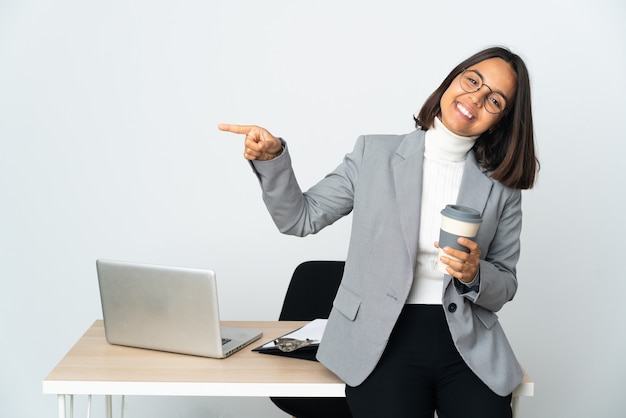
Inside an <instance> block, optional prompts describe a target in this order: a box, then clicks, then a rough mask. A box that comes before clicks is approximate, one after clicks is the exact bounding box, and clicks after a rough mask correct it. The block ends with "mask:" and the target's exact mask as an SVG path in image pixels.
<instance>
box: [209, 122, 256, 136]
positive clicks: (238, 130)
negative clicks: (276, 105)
mask: <svg viewBox="0 0 626 418" xmlns="http://www.w3.org/2000/svg"><path fill="white" fill-rule="evenodd" d="M217 128H218V129H219V130H220V131H226V132H232V133H234V134H248V133H250V131H251V130H252V128H253V126H247V125H230V124H228V123H220V124H219V125H217Z"/></svg>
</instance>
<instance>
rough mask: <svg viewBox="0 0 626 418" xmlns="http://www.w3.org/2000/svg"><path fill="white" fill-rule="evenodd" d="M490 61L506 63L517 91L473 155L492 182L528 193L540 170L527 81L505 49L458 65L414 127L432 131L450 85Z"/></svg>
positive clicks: (518, 60) (523, 67)
mask: <svg viewBox="0 0 626 418" xmlns="http://www.w3.org/2000/svg"><path fill="white" fill-rule="evenodd" d="M490 58H501V59H503V60H504V61H506V62H507V63H509V65H510V66H511V68H512V69H513V71H515V73H516V74H517V91H516V94H515V100H514V101H513V105H512V106H508V107H507V108H506V109H505V111H504V112H505V114H504V116H503V117H502V119H500V121H499V122H498V123H497V124H496V126H495V127H494V128H493V129H492V130H489V131H487V132H484V133H483V134H482V135H480V137H478V139H477V140H476V144H475V145H474V148H473V150H474V155H475V156H476V160H477V161H478V162H479V164H480V165H481V166H482V167H483V168H485V169H486V170H489V171H491V174H490V175H491V177H492V178H493V179H495V180H498V181H499V182H500V183H502V184H504V185H505V186H508V187H512V188H515V189H530V188H532V187H533V185H534V183H535V177H536V175H537V171H538V170H539V161H538V160H537V157H536V155H535V140H534V133H533V117H532V108H531V103H530V80H529V77H528V70H527V69H526V64H524V61H523V60H522V59H521V58H520V57H519V56H518V55H516V54H514V53H512V52H511V51H509V50H508V49H506V48H503V47H492V48H488V49H485V50H483V51H480V52H478V53H476V54H474V55H472V56H471V57H469V58H468V59H466V60H465V61H463V62H462V63H460V64H459V65H457V66H456V67H455V68H454V69H453V70H452V71H451V72H450V74H448V76H447V77H446V78H445V80H443V82H442V83H441V85H440V86H439V87H438V88H437V90H435V91H434V92H433V93H432V94H431V95H430V97H428V99H427V100H426V102H424V105H423V106H422V109H421V110H420V112H419V114H418V115H417V117H415V118H414V119H415V123H416V125H417V126H418V127H421V128H422V129H424V130H428V128H430V127H432V126H433V122H434V119H435V117H437V116H438V115H439V114H440V113H441V105H440V101H441V96H443V94H444V92H445V91H446V90H447V89H448V87H450V84H452V81H453V80H454V79H455V78H456V77H457V76H458V75H459V74H460V73H462V72H463V70H464V69H466V68H469V67H471V66H472V65H475V64H477V63H479V62H482V61H485V60H487V59H490Z"/></svg>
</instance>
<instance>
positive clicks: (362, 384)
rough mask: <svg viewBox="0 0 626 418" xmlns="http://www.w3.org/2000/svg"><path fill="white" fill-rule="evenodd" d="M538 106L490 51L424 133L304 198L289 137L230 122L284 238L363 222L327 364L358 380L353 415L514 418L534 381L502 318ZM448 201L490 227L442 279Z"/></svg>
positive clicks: (519, 77)
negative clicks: (527, 379) (518, 394)
mask: <svg viewBox="0 0 626 418" xmlns="http://www.w3.org/2000/svg"><path fill="white" fill-rule="evenodd" d="M530 103H531V102H530V85H529V80H528V73H527V70H526V66H525V64H524V62H523V61H522V59H521V58H520V57H519V56H517V55H515V54H513V53H511V52H510V51H509V50H507V49H504V48H499V47H497V48H489V49H486V50H484V51H481V52H479V53H477V54H475V55H473V56H471V57H470V58H468V59H466V60H465V61H463V62H462V63H461V64H459V65H458V66H457V67H456V68H454V69H453V70H452V71H451V72H450V74H449V75H448V76H447V77H446V78H445V80H444V81H443V82H442V84H441V86H439V88H438V89H437V90H435V92H434V93H433V94H432V95H431V96H430V97H429V98H428V99H427V101H426V102H425V104H424V106H423V107H422V109H421V111H420V112H419V114H418V116H417V117H416V118H415V121H416V125H417V130H416V131H414V132H411V133H409V134H407V135H375V136H362V137H360V138H359V139H358V140H357V143H356V145H355V148H354V150H353V151H352V152H351V153H350V154H348V155H346V157H345V159H344V161H343V163H342V164H340V165H339V167H337V168H336V169H335V170H334V171H333V172H332V173H330V174H329V175H328V176H326V177H325V178H324V179H323V180H321V181H320V182H319V183H318V184H316V185H315V186H313V187H312V188H311V189H309V190H308V191H307V192H305V193H302V191H301V190H300V188H299V186H298V184H297V181H296V179H295V176H294V173H293V170H292V168H291V161H290V156H289V151H288V148H287V145H286V143H285V142H284V141H282V140H281V139H278V138H276V137H274V136H273V135H271V134H270V133H269V132H268V131H267V130H265V129H263V128H260V127H256V126H238V125H220V126H219V128H220V129H221V130H224V131H229V132H234V133H239V134H245V135H246V138H245V152H244V156H245V158H246V159H248V160H250V161H251V164H252V167H253V170H254V172H255V173H256V175H257V177H258V178H259V181H260V183H261V187H262V190H263V199H264V201H265V203H266V206H267V208H268V210H269V212H270V214H271V215H272V217H273V220H274V222H275V223H276V225H277V226H278V228H279V229H280V231H281V232H283V233H286V234H293V235H297V236H304V235H307V234H310V233H316V232H317V231H319V230H321V229H322V228H324V227H326V226H328V225H330V224H332V223H333V222H335V221H336V220H338V219H339V218H341V217H342V216H345V215H347V214H348V213H350V212H353V221H352V222H353V223H352V233H351V238H350V246H349V251H348V256H347V259H346V266H345V272H344V277H343V280H342V283H341V286H340V288H339V291H338V293H337V296H336V299H335V302H334V307H333V310H332V312H331V315H330V317H329V320H328V325H327V328H326V331H325V334H324V338H323V341H322V344H321V345H320V348H319V351H318V359H319V360H320V362H322V363H323V364H324V365H325V366H326V367H328V368H329V369H330V370H332V371H333V372H334V373H336V374H337V375H338V376H339V377H340V378H341V379H342V380H343V381H345V382H346V398H347V401H348V404H349V406H350V409H351V411H352V413H353V415H354V416H355V417H357V418H359V417H376V418H379V417H432V416H433V412H434V411H437V414H438V416H439V417H440V418H450V417H452V418H472V417H476V418H478V417H480V418H489V417H494V418H503V417H509V416H511V408H510V401H511V393H512V391H513V389H514V388H515V387H516V386H517V385H518V384H519V383H520V382H521V378H522V371H521V369H520V367H519V364H518V362H517V360H516V358H515V356H514V354H513V351H512V350H511V347H510V345H509V344H508V342H507V339H506V336H505V335H504V332H503V330H502V328H501V326H500V324H499V323H498V319H497V316H496V314H495V312H496V311H498V310H499V309H500V308H502V306H503V305H504V304H505V303H506V302H508V301H510V300H511V299H512V298H513V296H514V295H515V292H516V290H517V278H516V263H517V261H518V258H519V253H520V242H519V236H520V231H521V221H522V213H521V190H522V189H528V188H531V187H532V185H533V183H534V180H535V175H536V172H537V169H538V162H537V160H536V157H535V150H534V139H533V124H532V113H531V104H530ZM450 203H457V204H459V205H463V206H468V207H471V208H473V209H476V210H478V211H479V212H480V213H481V214H482V224H481V226H480V229H479V231H478V234H477V236H476V237H475V238H474V239H473V240H469V239H466V238H459V240H458V243H459V244H461V245H462V246H465V247H467V248H468V249H469V252H467V253H466V252H464V251H460V250H456V249H453V248H448V247H446V248H444V252H445V254H446V255H449V256H452V257H447V256H442V257H441V258H440V260H441V262H442V263H444V264H445V265H446V271H447V274H442V273H439V272H438V271H437V270H436V268H435V266H436V262H437V259H438V255H437V251H438V243H437V242H434V241H435V240H436V239H437V238H438V234H439V226H440V214H439V213H440V211H441V209H443V207H445V205H446V204H450ZM433 242H434V245H433ZM453 257H456V258H457V259H459V261H456V260H454V259H453Z"/></svg>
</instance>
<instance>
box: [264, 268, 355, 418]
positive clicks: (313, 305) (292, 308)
mask: <svg viewBox="0 0 626 418" xmlns="http://www.w3.org/2000/svg"><path fill="white" fill-rule="evenodd" d="M344 265H345V263H344V262H343V261H305V262H303V263H302V264H300V265H299V266H298V267H296V269H295V270H294V272H293V275H292V276H291V282H290V283H289V287H288V288H287V294H286V295H285V299H284V301H283V307H282V309H281V311H280V316H279V317H278V319H279V320H280V321H311V320H313V319H316V318H328V315H329V314H330V310H331V308H332V306H333V300H334V299H335V295H336V294H337V289H338V288H339V283H340V282H341V277H342V276H343V268H344ZM303 361H306V360H303ZM270 399H271V400H272V402H274V404H275V405H276V406H278V407H279V408H280V409H281V410H283V411H284V412H286V413H288V414H291V415H292V416H293V417H294V418H322V417H323V418H352V415H351V414H350V410H349V409H348V404H347V403H346V399H345V398H283V397H270Z"/></svg>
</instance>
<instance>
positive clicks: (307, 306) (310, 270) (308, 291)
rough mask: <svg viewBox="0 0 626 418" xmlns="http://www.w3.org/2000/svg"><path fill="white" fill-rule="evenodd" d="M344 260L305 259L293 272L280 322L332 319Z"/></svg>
mask: <svg viewBox="0 0 626 418" xmlns="http://www.w3.org/2000/svg"><path fill="white" fill-rule="evenodd" d="M344 265H345V262H344V261H305V262H304V263H302V264H300V265H299V266H298V267H296V269H295V270H294V272H293V275H292V277H291V282H290V283H289V287H288V288H287V294H286V295H285V300H284V301H283V307H282V310H281V311H280V316H279V317H278V319H279V320H280V321H311V320H313V319H316V318H328V315H330V310H331V308H332V306H333V300H334V299H335V295H336V294H337V289H339V283H341V278H342V277H343V268H344Z"/></svg>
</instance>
